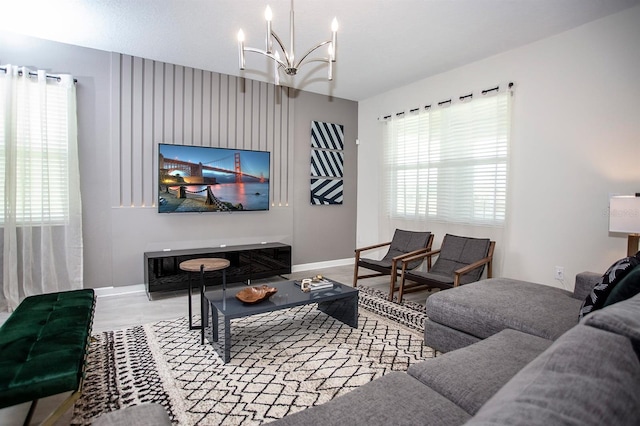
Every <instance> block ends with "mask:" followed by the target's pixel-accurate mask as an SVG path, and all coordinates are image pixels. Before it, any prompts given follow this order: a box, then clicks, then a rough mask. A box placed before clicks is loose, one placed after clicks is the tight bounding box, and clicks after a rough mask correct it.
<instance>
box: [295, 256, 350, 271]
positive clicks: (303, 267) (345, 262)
mask: <svg viewBox="0 0 640 426" xmlns="http://www.w3.org/2000/svg"><path fill="white" fill-rule="evenodd" d="M345 265H353V257H350V258H348V259H336V260H328V261H326V262H315V263H303V264H301V265H293V266H292V267H291V272H304V271H311V270H313V269H323V268H332V267H334V266H345Z"/></svg>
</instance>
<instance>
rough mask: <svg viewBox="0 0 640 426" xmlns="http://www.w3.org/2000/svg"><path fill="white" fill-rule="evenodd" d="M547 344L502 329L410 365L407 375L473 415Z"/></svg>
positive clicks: (523, 334) (549, 342) (532, 337)
mask: <svg viewBox="0 0 640 426" xmlns="http://www.w3.org/2000/svg"><path fill="white" fill-rule="evenodd" d="M551 343H552V342H551V341H550V340H547V339H543V338H541V337H536V336H532V335H530V334H525V333H521V332H519V331H515V330H503V331H501V332H500V333H497V334H494V335H493V336H491V337H489V338H487V339H485V340H481V341H479V342H478V343H475V344H473V345H471V346H468V347H466V348H462V349H459V350H457V351H453V352H449V353H447V354H445V355H442V356H439V357H437V358H433V359H429V360H427V361H423V362H421V363H418V364H414V365H412V366H411V367H409V369H408V370H407V373H409V374H410V375H411V376H413V377H415V378H416V379H418V380H420V381H421V382H422V383H424V384H425V385H427V386H429V387H430V388H431V389H433V390H435V391H436V392H438V393H440V394H441V395H443V396H444V397H446V398H448V399H450V400H451V401H453V402H455V403H456V404H457V405H459V406H460V407H461V408H462V409H464V410H465V411H466V412H467V413H469V414H471V415H473V414H475V413H476V412H477V411H478V410H479V409H480V407H481V406H482V404H484V403H485V402H487V400H488V399H489V398H491V396H493V395H494V394H495V393H496V392H497V391H498V390H499V389H500V388H501V387H502V386H504V384H505V383H507V382H508V381H509V379H511V378H512V377H513V376H514V375H515V374H516V373H517V372H518V371H520V370H521V369H522V368H523V367H524V366H525V365H527V364H528V363H529V362H531V361H532V360H533V359H534V358H535V357H536V356H538V355H540V354H541V353H542V352H543V351H544V350H545V349H547V348H548V347H549V346H550V345H551Z"/></svg>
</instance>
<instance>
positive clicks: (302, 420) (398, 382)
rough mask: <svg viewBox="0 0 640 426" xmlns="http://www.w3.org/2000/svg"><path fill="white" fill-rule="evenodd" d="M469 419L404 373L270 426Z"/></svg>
mask: <svg viewBox="0 0 640 426" xmlns="http://www.w3.org/2000/svg"><path fill="white" fill-rule="evenodd" d="M470 417H471V416H470V415H469V414H467V413H466V412H465V411H464V410H462V409H461V408H460V407H458V406H457V405H455V404H454V403H453V402H451V401H449V400H448V399H447V398H445V397H443V396H442V395H440V394H438V393H437V392H435V391H433V390H431V389H429V388H428V387H427V386H425V385H423V384H422V383H421V382H419V381H418V380H416V379H414V378H413V377H411V376H409V375H408V374H406V373H401V372H392V373H389V374H387V375H385V376H382V377H380V378H379V379H376V380H374V381H372V382H370V383H367V384H366V385H364V386H361V387H359V388H357V389H354V390H352V391H351V392H349V393H347V394H345V395H342V396H340V397H338V398H335V399H332V400H331V401H329V402H326V403H324V404H322V405H317V406H315V407H311V408H307V409H306V410H303V411H299V412H297V413H294V414H290V415H288V416H286V417H284V418H282V419H280V420H276V421H275V422H273V423H270V424H273V425H305V426H306V425H323V426H332V425H335V426H343V425H363V426H370V425H407V426H413V425H418V424H425V423H427V422H428V423H429V424H431V425H443V426H446V425H461V424H463V423H464V422H465V421H466V420H468V419H469V418H470Z"/></svg>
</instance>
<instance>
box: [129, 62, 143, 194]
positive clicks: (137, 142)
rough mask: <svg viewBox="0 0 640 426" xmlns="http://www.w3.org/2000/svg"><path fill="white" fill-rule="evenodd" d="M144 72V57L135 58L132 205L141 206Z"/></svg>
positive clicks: (132, 117)
mask: <svg viewBox="0 0 640 426" xmlns="http://www.w3.org/2000/svg"><path fill="white" fill-rule="evenodd" d="M143 72H144V61H143V59H142V58H136V57H134V58H133V63H132V67H131V74H132V80H133V83H132V84H131V87H130V89H131V120H130V125H131V140H130V141H129V143H130V145H131V202H130V205H131V206H132V207H133V206H141V205H144V201H143V199H142V192H143V191H142V188H143V185H141V184H140V183H141V182H143V171H144V169H143V167H142V165H143V162H142V158H143V157H142V156H143V146H144V139H143V138H144V132H143V129H144V126H143V125H142V124H143V117H144V110H143V108H142V105H143V97H144V85H143V84H142V82H143V76H142V73H143Z"/></svg>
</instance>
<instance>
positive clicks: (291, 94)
mask: <svg viewBox="0 0 640 426" xmlns="http://www.w3.org/2000/svg"><path fill="white" fill-rule="evenodd" d="M295 95H296V93H295V89H289V90H288V93H287V99H288V100H289V111H287V118H288V120H287V124H288V131H287V138H286V140H285V141H284V145H285V149H286V151H287V175H286V176H285V180H286V181H287V182H289V181H290V179H289V176H290V175H291V176H292V175H293V145H294V144H293V141H294V138H293V134H294V129H295V126H294V124H295V122H296V118H295V113H296V108H295V102H296V96H295ZM290 189H291V186H290V185H288V184H287V192H286V194H285V197H286V199H287V207H288V206H289V202H290V198H289V197H290V192H289V190H290Z"/></svg>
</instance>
